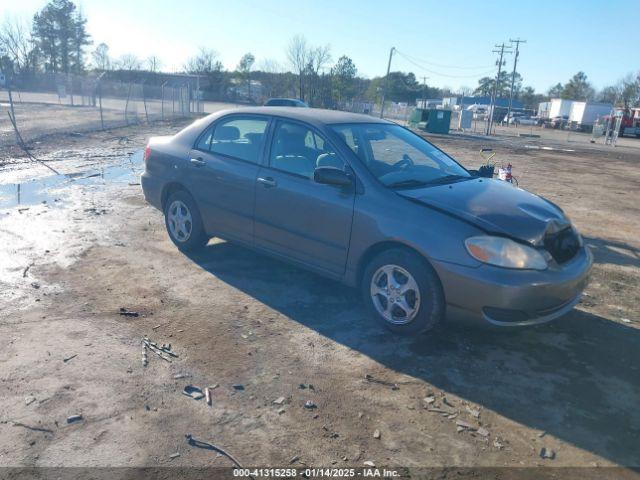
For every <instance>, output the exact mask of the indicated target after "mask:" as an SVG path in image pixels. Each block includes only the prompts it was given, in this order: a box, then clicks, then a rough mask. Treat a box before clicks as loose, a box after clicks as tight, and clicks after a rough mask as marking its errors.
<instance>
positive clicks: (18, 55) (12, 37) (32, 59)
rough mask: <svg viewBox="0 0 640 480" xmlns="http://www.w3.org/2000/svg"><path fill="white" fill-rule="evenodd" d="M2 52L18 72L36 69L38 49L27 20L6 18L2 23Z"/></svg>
mask: <svg viewBox="0 0 640 480" xmlns="http://www.w3.org/2000/svg"><path fill="white" fill-rule="evenodd" d="M0 54H2V55H6V56H7V57H8V58H9V59H10V61H11V62H12V63H13V69H14V70H15V71H17V72H27V71H34V70H35V67H36V61H37V58H36V50H35V48H34V44H33V40H32V38H31V34H30V33H29V26H28V24H27V23H26V22H24V21H22V20H19V19H18V18H10V17H7V18H5V20H4V22H3V23H2V25H0Z"/></svg>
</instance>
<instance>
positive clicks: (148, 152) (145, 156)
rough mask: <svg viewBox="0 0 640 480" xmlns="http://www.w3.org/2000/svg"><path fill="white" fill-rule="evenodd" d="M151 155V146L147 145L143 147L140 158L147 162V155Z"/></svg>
mask: <svg viewBox="0 0 640 480" xmlns="http://www.w3.org/2000/svg"><path fill="white" fill-rule="evenodd" d="M150 156H151V147H150V146H149V145H147V146H146V147H145V149H144V155H142V160H143V161H144V163H145V164H146V163H147V160H149V157H150Z"/></svg>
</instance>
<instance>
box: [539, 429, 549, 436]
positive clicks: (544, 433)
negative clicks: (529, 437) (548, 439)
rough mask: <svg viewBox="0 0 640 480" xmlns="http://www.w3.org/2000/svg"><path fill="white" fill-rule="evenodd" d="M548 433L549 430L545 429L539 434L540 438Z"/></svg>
mask: <svg viewBox="0 0 640 480" xmlns="http://www.w3.org/2000/svg"><path fill="white" fill-rule="evenodd" d="M546 434H547V432H546V431H545V430H543V431H541V432H540V433H539V434H538V438H542V437H544V436H545V435H546Z"/></svg>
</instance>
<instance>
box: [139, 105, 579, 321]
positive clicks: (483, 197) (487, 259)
mask: <svg viewBox="0 0 640 480" xmlns="http://www.w3.org/2000/svg"><path fill="white" fill-rule="evenodd" d="M144 159H145V172H144V173H143V175H142V189H143V191H144V195H145V198H146V199H147V201H148V202H149V203H150V204H152V205H154V206H156V207H157V208H159V209H160V210H161V211H162V212H164V216H165V223H166V227H167V231H168V233H169V236H170V238H171V240H172V241H173V242H174V243H175V244H176V245H177V247H178V248H179V249H181V250H184V251H188V250H194V249H198V248H202V247H204V246H205V245H206V243H207V242H208V240H209V239H210V238H211V237H213V236H216V237H220V238H223V239H226V240H228V241H232V242H237V243H239V244H242V245H246V246H247V247H250V248H254V249H256V250H259V251H261V252H264V253H267V254H269V255H272V256H275V257H277V258H280V259H283V260H286V261H289V262H292V263H294V264H296V265H299V266H301V267H303V268H306V269H309V270H312V271H314V272H317V273H319V274H321V275H325V276H327V277H330V278H333V279H335V280H338V281H342V282H344V283H345V284H347V285H349V286H354V287H358V288H359V289H360V290H361V292H362V297H363V299H364V302H365V304H366V305H367V306H368V308H369V310H370V312H371V314H372V316H373V317H375V318H377V319H378V320H380V321H381V322H382V323H383V324H384V325H386V326H387V327H389V328H390V329H391V330H393V331H395V332H398V333H408V334H415V333H419V332H424V331H427V330H429V329H432V328H433V327H435V326H436V325H438V324H439V323H440V322H442V321H443V320H444V319H445V316H447V317H464V318H467V319H475V320H477V321H480V322H489V323H491V324H494V325H501V326H515V325H528V324H535V323H541V322H545V321H548V320H552V319H554V318H556V317H559V316H561V315H563V314H565V313H567V312H568V311H569V310H571V309H572V308H573V307H574V305H576V303H577V302H578V301H579V299H580V295H581V292H582V290H583V289H584V287H585V285H586V282H587V278H588V274H589V271H590V269H591V266H592V256H591V253H590V252H589V250H588V249H587V248H586V247H585V246H584V245H583V242H582V238H581V237H580V235H579V234H578V232H577V231H576V229H575V228H574V227H573V226H572V224H571V222H570V221H569V219H568V218H567V217H566V216H565V215H564V213H563V212H562V210H561V209H560V208H559V207H558V206H556V205H554V204H553V203H551V202H549V201H547V200H545V199H543V198H541V197H539V196H536V195H533V194H531V193H528V192H526V191H524V190H522V189H519V188H516V187H514V186H512V185H511V184H509V183H506V182H501V181H499V180H493V179H488V178H481V177H478V176H477V175H475V174H473V173H472V172H470V171H468V170H466V169H465V168H464V167H462V166H461V165H460V164H458V163H457V162H456V161H455V160H454V159H453V158H451V157H450V156H449V155H447V154H446V153H445V152H443V151H442V150H440V149H438V148H437V147H435V146H434V145H432V144H431V143H429V142H428V141H426V140H425V139H424V138H422V137H420V136H418V135H416V134H414V133H413V132H411V131H410V130H407V129H405V128H403V127H401V126H399V125H396V124H394V123H390V122H387V121H383V120H378V119H375V118H372V117H369V116H365V115H357V114H350V113H344V112H336V111H327V110H318V109H306V108H304V109H301V108H281V107H256V108H245V109H237V110H228V111H223V112H218V113H215V114H212V115H209V116H207V117H205V118H202V119H200V120H198V121H196V122H194V123H193V124H192V125H190V126H189V127H187V128H185V129H184V130H182V131H181V132H179V133H178V134H176V135H174V136H171V137H153V138H151V139H150V140H149V143H148V145H147V147H146V149H145V154H144ZM246 274H247V275H250V274H251V273H250V272H246Z"/></svg>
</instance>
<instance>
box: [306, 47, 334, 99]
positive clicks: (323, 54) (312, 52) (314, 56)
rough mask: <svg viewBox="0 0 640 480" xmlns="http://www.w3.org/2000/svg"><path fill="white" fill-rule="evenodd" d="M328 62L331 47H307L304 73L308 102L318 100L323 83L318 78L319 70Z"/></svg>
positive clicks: (329, 60)
mask: <svg viewBox="0 0 640 480" xmlns="http://www.w3.org/2000/svg"><path fill="white" fill-rule="evenodd" d="M330 62H331V47H330V46H329V45H325V46H323V47H322V46H321V47H314V48H309V50H308V54H307V66H306V72H305V73H306V77H307V84H308V85H307V93H308V95H307V97H308V100H309V102H310V103H314V102H315V101H317V100H318V97H319V92H320V90H321V85H322V83H323V82H322V79H321V78H320V71H321V70H323V69H324V68H325V67H327V66H328V65H329V63H330ZM323 78H324V75H323Z"/></svg>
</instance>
